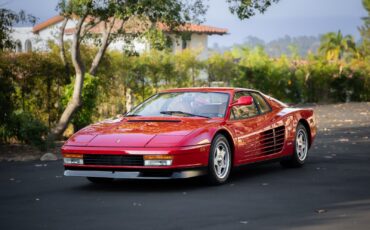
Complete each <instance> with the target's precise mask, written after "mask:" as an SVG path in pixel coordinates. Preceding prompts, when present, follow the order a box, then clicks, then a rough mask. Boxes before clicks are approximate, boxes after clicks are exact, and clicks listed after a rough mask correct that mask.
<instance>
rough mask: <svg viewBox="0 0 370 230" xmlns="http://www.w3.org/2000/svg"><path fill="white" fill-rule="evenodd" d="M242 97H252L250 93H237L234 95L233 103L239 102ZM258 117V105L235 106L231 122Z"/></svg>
mask: <svg viewBox="0 0 370 230" xmlns="http://www.w3.org/2000/svg"><path fill="white" fill-rule="evenodd" d="M242 96H251V95H250V94H249V93H248V92H237V93H235V95H234V98H233V101H236V100H238V99H239V98H240V97H242ZM257 115H258V110H257V107H256V104H255V103H253V104H252V105H242V106H233V107H232V109H231V114H230V119H231V120H238V119H245V118H248V117H254V116H257Z"/></svg>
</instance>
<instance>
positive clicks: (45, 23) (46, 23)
mask: <svg viewBox="0 0 370 230" xmlns="http://www.w3.org/2000/svg"><path fill="white" fill-rule="evenodd" d="M63 19H64V17H63V16H60V15H57V16H54V17H52V18H49V19H48V20H46V21H43V22H41V23H38V24H36V25H35V26H34V27H33V28H32V32H34V33H38V32H39V31H40V30H43V29H45V28H47V27H49V26H51V25H54V24H56V23H58V22H61V21H63Z"/></svg>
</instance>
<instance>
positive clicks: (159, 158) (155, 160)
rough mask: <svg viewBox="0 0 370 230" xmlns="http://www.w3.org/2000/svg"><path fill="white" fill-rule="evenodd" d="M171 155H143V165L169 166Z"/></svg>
mask: <svg viewBox="0 0 370 230" xmlns="http://www.w3.org/2000/svg"><path fill="white" fill-rule="evenodd" d="M172 160H173V156H170V155H146V156H144V165H145V166H170V165H172Z"/></svg>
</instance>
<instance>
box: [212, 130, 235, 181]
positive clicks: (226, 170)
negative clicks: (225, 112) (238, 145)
mask: <svg viewBox="0 0 370 230" xmlns="http://www.w3.org/2000/svg"><path fill="white" fill-rule="evenodd" d="M208 171H209V172H208V179H209V181H210V182H211V183H212V184H222V183H224V182H226V180H227V178H228V177H229V175H230V171H231V149H230V145H229V142H228V140H227V139H226V137H225V136H224V135H222V134H218V135H217V136H216V137H215V138H214V140H213V142H212V146H211V150H210V154H209V164H208Z"/></svg>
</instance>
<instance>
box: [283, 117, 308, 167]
mask: <svg viewBox="0 0 370 230" xmlns="http://www.w3.org/2000/svg"><path fill="white" fill-rule="evenodd" d="M308 148H309V139H308V133H307V130H306V128H305V127H304V125H302V124H301V123H299V124H298V125H297V128H296V135H295V140H294V152H293V156H291V157H290V158H289V159H286V160H282V161H281V162H280V163H281V165H282V166H284V167H289V168H297V167H301V166H303V165H304V163H305V161H306V158H307V153H308Z"/></svg>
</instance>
